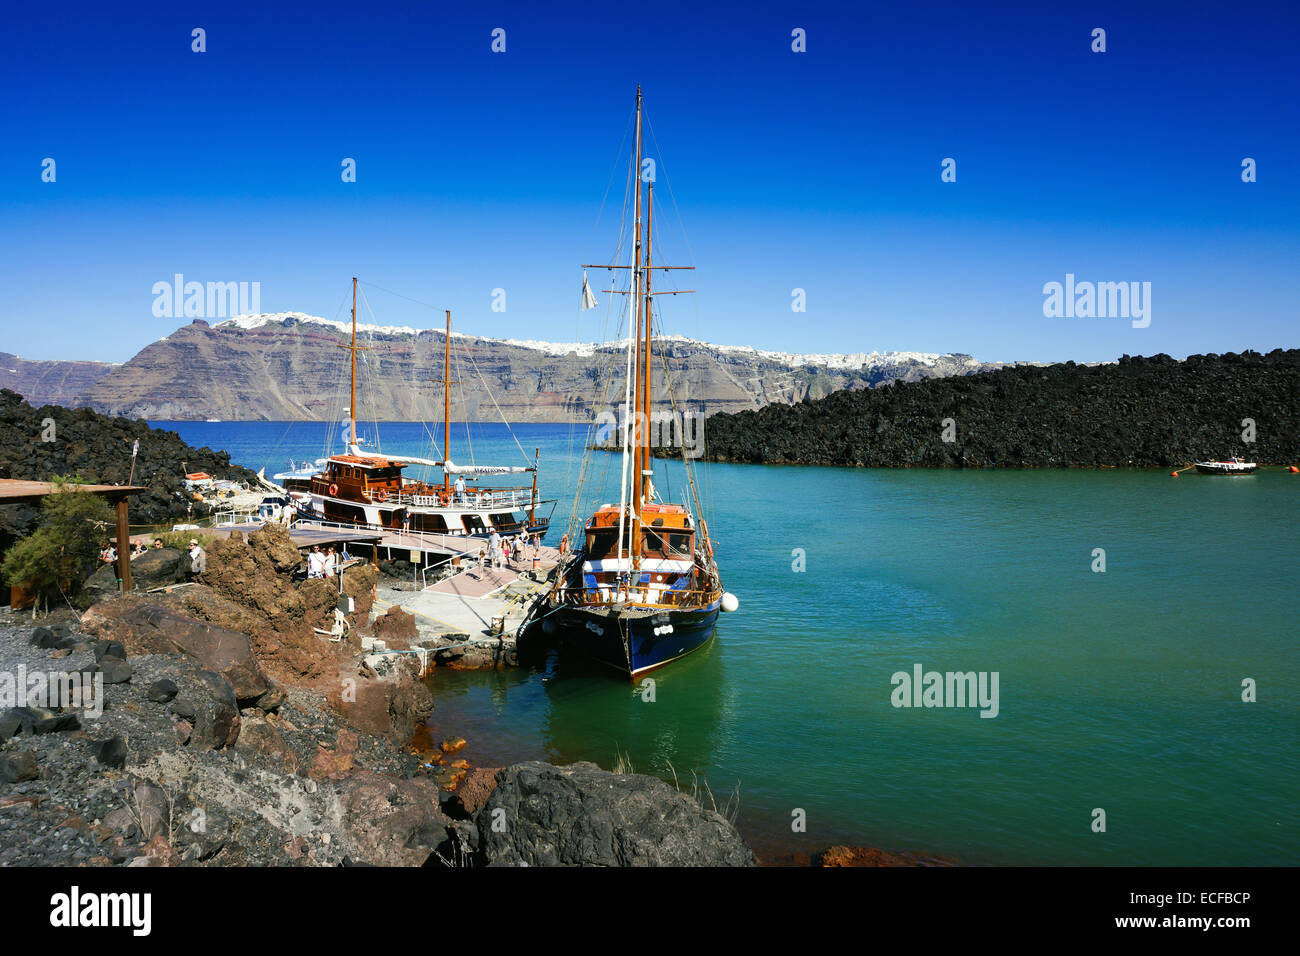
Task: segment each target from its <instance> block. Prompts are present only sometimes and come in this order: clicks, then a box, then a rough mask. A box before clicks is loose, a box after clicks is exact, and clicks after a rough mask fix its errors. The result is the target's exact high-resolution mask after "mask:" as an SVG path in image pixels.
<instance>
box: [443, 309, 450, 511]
mask: <svg viewBox="0 0 1300 956" xmlns="http://www.w3.org/2000/svg"><path fill="white" fill-rule="evenodd" d="M450 460H451V309H448V310H447V339H446V343H445V349H444V353H443V360H442V461H443V465H442V490H443V492H449V491H451V472H450V471H448V470H447V462H448V461H450Z"/></svg>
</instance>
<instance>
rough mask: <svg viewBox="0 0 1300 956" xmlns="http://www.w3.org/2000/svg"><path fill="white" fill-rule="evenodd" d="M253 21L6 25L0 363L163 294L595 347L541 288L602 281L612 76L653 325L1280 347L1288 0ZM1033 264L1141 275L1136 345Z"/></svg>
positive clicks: (71, 338) (439, 12)
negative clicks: (252, 284)
mask: <svg viewBox="0 0 1300 956" xmlns="http://www.w3.org/2000/svg"><path fill="white" fill-rule="evenodd" d="M269 6H271V5H269V4H266V5H264V4H257V5H253V4H246V3H219V4H218V3H210V4H207V3H205V4H191V3H186V4H180V3H164V4H135V5H127V6H122V5H116V4H113V5H104V4H93V5H85V6H82V7H78V5H76V4H72V5H64V4H60V5H57V6H56V7H49V6H48V5H47V6H32V5H30V4H29V5H24V6H22V7H19V8H15V9H14V10H11V11H10V12H9V13H7V14H6V17H7V22H6V24H5V34H4V36H3V38H2V39H0V44H3V49H0V54H2V55H0V81H2V82H3V87H2V89H3V90H4V94H3V116H2V117H0V118H2V120H3V123H2V128H0V137H3V140H2V142H3V148H2V149H0V209H2V210H3V211H2V212H0V226H2V228H0V278H3V281H4V290H5V291H4V304H3V307H2V310H0V315H3V316H4V325H3V334H2V335H0V349H3V350H7V351H12V352H17V353H18V354H20V355H23V356H25V357H28V358H99V359H105V360H112V361H122V360H125V359H127V358H129V357H130V356H131V355H132V354H134V353H135V352H136V351H137V350H138V349H139V348H141V347H143V346H144V345H145V344H147V343H148V342H150V341H152V340H154V339H156V338H158V337H160V336H162V335H165V334H167V333H168V332H170V331H171V330H172V329H173V328H174V327H175V326H176V325H178V324H180V323H181V322H183V321H184V320H174V319H170V318H155V317H154V316H153V315H152V313H151V305H152V302H153V295H152V293H151V287H152V285H153V283H154V282H156V281H159V280H168V279H170V277H171V276H172V274H173V273H176V272H181V273H184V274H185V276H186V278H187V279H196V280H200V281H207V280H214V281H226V280H245V281H254V280H256V281H260V282H261V286H262V300H261V301H262V308H263V310H264V311H281V310H296V311H305V312H311V313H315V314H320V315H325V316H326V317H335V316H336V315H339V312H338V310H339V306H340V304H341V303H342V302H343V300H344V298H345V297H346V294H347V288H348V283H349V277H350V276H352V275H354V274H356V275H359V276H360V277H361V278H362V280H363V281H368V282H370V283H373V284H374V285H375V286H381V287H384V288H387V289H391V290H395V291H396V292H399V293H401V294H403V295H405V296H409V297H410V298H413V299H417V300H421V301H423V302H429V303H433V304H435V305H438V306H440V307H443V306H445V307H449V308H451V309H453V314H454V319H455V321H456V323H457V325H458V327H459V328H460V329H462V330H465V331H471V332H475V333H478V334H483V335H494V336H503V337H521V338H545V339H551V340H560V341H569V340H574V339H582V340H588V339H592V338H595V337H598V336H599V335H600V332H601V330H600V323H599V320H598V319H595V318H593V316H597V315H598V314H600V313H601V312H603V310H599V311H597V312H588V313H586V314H585V315H583V316H579V314H578V312H577V302H578V289H579V283H580V276H581V272H580V270H579V268H578V264H579V263H581V262H590V261H601V260H605V259H607V258H608V257H609V255H610V254H611V250H612V246H613V242H614V230H615V226H616V213H617V206H618V200H619V198H620V194H621V189H620V188H619V185H618V184H619V183H621V181H622V178H621V177H622V173H623V170H622V167H619V173H618V176H617V177H616V186H615V190H614V193H615V195H614V196H613V197H612V198H611V205H610V206H608V207H607V208H606V211H605V214H604V215H603V217H602V218H601V220H600V224H599V228H598V229H597V228H596V226H597V212H598V209H599V208H600V203H601V198H602V196H603V194H604V192H605V187H606V183H607V182H608V181H609V179H610V175H611V171H613V170H614V168H615V164H616V162H617V161H618V159H619V154H618V150H619V146H620V141H621V139H622V137H623V134H624V131H625V129H626V128H627V125H628V120H629V115H630V110H631V106H632V101H633V95H634V90H635V86H636V84H637V83H638V82H639V83H641V84H642V85H643V86H644V88H645V95H646V109H647V112H648V115H649V118H650V121H651V123H652V124H653V126H654V131H655V135H656V139H657V143H658V146H659V147H662V154H660V153H659V151H658V150H657V149H656V148H655V147H654V144H653V143H652V144H651V145H650V147H649V150H648V152H649V154H650V155H654V156H657V157H659V159H660V162H661V164H662V165H661V168H660V176H661V181H660V188H659V192H660V194H661V195H664V196H666V193H667V189H665V188H663V186H665V185H671V187H672V190H673V193H674V194H675V197H676V200H677V205H678V209H679V211H680V225H679V224H678V222H677V221H676V220H675V219H672V220H670V217H669V215H668V210H667V208H666V207H664V208H662V209H661V212H662V213H663V215H662V217H661V220H660V221H661V224H662V225H663V226H664V232H663V233H662V239H663V245H662V247H661V250H662V254H663V256H664V257H665V258H661V260H660V261H668V259H671V260H672V261H675V262H679V263H680V262H693V263H694V264H695V265H696V266H697V267H698V269H697V272H696V273H694V274H693V276H692V278H691V280H690V283H689V285H685V286H684V287H689V288H695V289H698V290H699V294H698V295H696V296H691V297H679V298H676V299H672V300H668V301H667V302H666V303H665V311H664V314H665V319H666V324H667V327H668V330H669V331H672V332H679V333H681V334H686V335H691V336H696V337H700V338H705V339H708V340H710V341H715V342H722V343H732V344H747V345H754V346H757V347H760V348H771V349H781V350H790V351H825V352H829V351H870V350H872V349H916V350H923V351H963V352H970V353H972V354H974V355H976V356H978V357H981V358H986V359H1002V360H1015V359H1035V360H1064V359H1075V360H1081V361H1097V360H1112V359H1114V358H1115V357H1117V356H1118V355H1120V354H1121V353H1124V352H1128V353H1131V354H1151V353H1154V352H1160V351H1164V352H1169V353H1171V354H1174V355H1176V356H1183V355H1186V354H1189V353H1192V352H1208V351H1228V350H1240V349H1243V348H1257V349H1263V350H1266V349H1269V348H1273V347H1277V346H1283V347H1294V346H1297V345H1300V341H1297V335H1296V325H1297V322H1296V302H1297V301H1300V268H1297V266H1298V264H1300V241H1298V239H1297V222H1300V201H1298V200H1300V185H1298V184H1297V183H1298V180H1300V169H1298V168H1297V164H1298V163H1300V133H1297V130H1298V129H1300V124H1298V123H1297V120H1298V119H1300V116H1298V112H1300V110H1298V108H1297V90H1298V88H1300V84H1298V83H1297V76H1300V69H1298V67H1300V53H1298V52H1297V51H1298V50H1300V45H1298V43H1300V30H1298V29H1297V23H1298V19H1300V14H1297V13H1296V12H1295V6H1294V5H1293V4H1289V3H1287V4H1277V5H1276V6H1273V5H1270V4H1267V3H1265V4H1240V3H1178V4H1171V5H1170V6H1169V7H1168V8H1166V9H1164V10H1161V9H1159V8H1155V7H1144V5H1142V4H1139V3H1132V2H1125V3H1116V4H1097V3H1089V4H1082V3H1080V4H1069V3H1041V2H1034V3H1026V4H977V3H926V2H917V3H900V4H893V3H890V4H884V3H867V2H861V3H845V4H821V5H819V4H810V3H771V4H761V5H759V4H748V3H747V4H738V5H735V6H734V7H732V8H728V7H727V6H726V5H723V4H709V5H702V4H680V5H678V4H670V3H659V4H653V5H649V6H647V5H644V4H631V3H629V4H611V3H607V2H606V3H592V4H572V3H568V4H564V3H561V4H536V3H529V4H521V3H491V4H466V5H464V6H465V7H467V8H471V7H472V9H467V10H454V9H449V7H450V6H451V5H448V4H444V3H423V2H420V3H416V2H412V3H393V4H389V3H382V2H376V3H370V4H355V3H348V4H341V5H338V6H337V7H336V8H332V6H331V4H330V3H322V2H318V3H313V4H303V5H301V6H297V7H295V8H294V9H292V10H291V9H288V7H289V6H290V5H284V8H283V9H274V10H272V9H268V7H269ZM275 6H276V7H280V5H275ZM551 7H555V8H556V10H562V11H563V12H556V11H555V10H551V9H548V8H551ZM1139 7H1141V8H1143V9H1142V10H1134V9H1132V8H1139ZM195 26H200V27H203V28H205V29H206V30H207V47H208V49H207V52H206V53H203V54H195V53H192V52H191V51H190V30H191V29H192V28H193V27H195ZM494 27H503V28H505V29H506V31H507V52H506V53H505V54H493V53H492V52H490V49H489V45H490V42H491V37H490V33H491V31H492V29H493V28H494ZM794 27H802V28H804V29H806V31H807V36H808V52H806V53H803V54H796V53H793V52H791V50H790V32H791V30H792V29H793V28H794ZM1094 27H1104V28H1105V29H1106V31H1107V47H1108V50H1107V52H1106V53H1104V54H1094V53H1092V52H1091V51H1090V43H1091V37H1090V33H1091V31H1092V29H1093V28H1094ZM47 156H48V157H53V158H54V159H55V160H56V162H57V164H58V165H57V175H58V180H57V182H56V183H54V184H47V183H42V182H41V181H40V172H41V168H40V164H41V161H42V159H43V158H44V157H47ZM345 156H347V157H355V158H356V160H357V162H358V181H357V182H356V183H355V184H344V183H342V182H341V181H340V176H339V172H340V162H341V160H342V159H343V157H345ZM1247 156H1249V157H1253V158H1254V159H1255V160H1257V162H1258V169H1259V181H1258V182H1256V183H1254V184H1249V185H1247V184H1243V183H1242V182H1241V178H1240V164H1241V160H1242V158H1243V157H1247ZM944 157H954V158H956V160H957V174H958V175H957V182H956V183H953V184H945V183H941V182H940V178H939V173H940V161H941V160H942V159H943V158H944ZM664 177H666V179H667V183H664ZM683 230H684V233H683ZM683 235H684V238H683ZM688 243H689V248H688V246H687V244H688ZM1067 272H1072V273H1075V274H1076V275H1077V276H1078V278H1079V279H1081V280H1082V279H1091V280H1103V281H1125V280H1136V281H1148V282H1151V283H1152V300H1153V301H1152V322H1151V325H1150V327H1149V328H1146V329H1133V328H1131V326H1130V324H1129V322H1128V321H1127V320H1124V319H1097V318H1094V319H1078V318H1061V319H1047V318H1044V317H1043V314H1042V303H1043V294H1042V291H1041V290H1042V286H1043V283H1045V282H1048V281H1052V280H1057V281H1060V280H1062V279H1063V278H1064V276H1065V274H1066V273H1067ZM593 278H595V277H594V276H593ZM602 278H603V277H602ZM496 287H503V288H505V289H506V290H507V311H506V312H505V313H498V312H493V311H491V309H490V305H491V292H492V289H494V288H496ZM795 287H802V288H804V289H806V290H807V297H808V311H807V312H806V313H804V314H800V315H796V314H794V313H792V312H791V309H790V301H791V289H793V288H795ZM368 297H369V301H370V303H371V305H372V306H373V307H374V309H375V312H376V315H377V317H378V318H379V319H380V320H381V321H382V322H384V323H386V324H400V325H416V326H422V327H427V326H432V325H435V324H437V323H439V322H440V318H441V316H440V314H438V313H434V312H432V311H430V310H428V309H424V308H421V307H420V306H417V305H414V304H413V303H411V302H408V301H406V300H404V299H400V298H395V297H393V296H388V295H385V294H383V293H381V292H379V291H377V290H376V289H374V288H372V289H371V290H370V292H369V295H368ZM601 298H602V300H603V299H604V297H603V296H602V297H601ZM340 317H341V316H340Z"/></svg>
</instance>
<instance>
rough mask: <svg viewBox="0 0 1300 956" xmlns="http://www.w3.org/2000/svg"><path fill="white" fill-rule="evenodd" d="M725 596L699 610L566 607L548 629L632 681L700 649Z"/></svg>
mask: <svg viewBox="0 0 1300 956" xmlns="http://www.w3.org/2000/svg"><path fill="white" fill-rule="evenodd" d="M720 604H721V599H719V600H717V601H713V602H712V603H711V604H708V605H706V606H704V607H699V608H674V609H671V610H668V609H664V610H658V611H653V610H639V609H636V608H635V607H633V608H632V609H631V610H629V611H626V612H624V611H618V610H612V609H610V608H605V607H578V606H562V607H560V608H559V609H557V610H554V611H552V612H551V613H550V615H548V621H550V622H553V624H552V627H550V628H548V630H549V631H550V632H551V633H552V634H553V636H554V637H557V638H559V639H561V640H562V641H563V642H564V643H565V644H566V645H567V646H568V647H570V648H571V649H573V650H576V651H578V652H579V653H581V654H583V655H584V656H587V657H590V658H592V659H593V660H597V661H599V662H600V663H602V664H606V665H608V666H609V667H611V668H613V669H614V670H616V671H618V672H620V673H622V674H624V675H626V676H627V677H628V678H629V679H631V678H636V677H640V676H641V675H642V674H645V673H647V672H649V671H652V670H654V669H655V668H657V667H663V666H664V665H665V664H669V663H672V662H673V661H675V660H678V659H680V658H682V657H685V656H686V655H687V654H690V653H691V652H692V651H696V650H699V649H700V648H701V647H703V646H704V645H705V644H707V643H708V642H709V639H710V638H711V637H713V632H714V628H715V626H716V624H717V622H718V610H719V606H720Z"/></svg>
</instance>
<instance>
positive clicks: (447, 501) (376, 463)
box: [286, 278, 555, 536]
mask: <svg viewBox="0 0 1300 956" xmlns="http://www.w3.org/2000/svg"><path fill="white" fill-rule="evenodd" d="M446 340H447V341H446V350H445V355H444V359H443V362H444V365H443V369H444V374H443V380H442V386H443V446H442V451H443V455H444V459H443V460H442V461H433V460H430V459H428V458H415V457H411V456H408V455H401V456H396V455H384V454H380V453H378V452H368V451H362V450H361V448H360V443H359V442H358V441H357V411H356V409H357V352H363V351H365V350H366V347H365V346H359V345H357V280H356V279H355V278H353V280H352V343H351V344H350V345H342V346H340V348H345V349H348V350H349V351H351V353H352V391H351V396H352V400H351V403H350V405H349V407H348V426H349V432H348V450H347V452H346V453H344V454H338V455H331V456H330V457H329V458H326V459H324V460H323V461H322V462H320V463H319V464H320V465H321V467H320V469H319V470H316V471H313V472H312V473H311V474H310V475H309V476H292V479H291V480H292V484H287V485H286V487H287V488H288V489H289V490H290V491H291V492H292V491H298V492H305V493H306V494H305V496H303V497H301V498H300V499H299V500H305V504H306V506H307V507H306V516H307V517H308V518H315V519H322V520H324V521H329V522H336V523H339V524H346V525H356V526H359V527H365V528H387V529H392V530H401V531H404V532H405V531H412V532H429V533H436V534H447V535H490V534H491V533H492V532H493V531H495V532H497V533H498V534H500V535H503V536H509V535H517V534H528V535H533V534H538V535H544V534H545V533H546V530H547V528H548V527H549V526H550V511H553V510H554V508H555V501H554V499H551V500H549V501H538V499H537V459H536V457H534V460H533V464H532V465H531V466H528V467H511V466H496V465H458V464H456V463H455V462H453V461H452V460H451V391H450V389H451V384H452V382H451V310H450V309H449V310H447V331H446ZM407 465H429V466H433V467H437V468H441V469H442V474H443V478H442V483H441V484H436V483H428V482H424V481H419V480H416V479H414V478H407V477H405V476H404V475H403V474H402V469H404V468H405V467H406V466H407ZM528 472H531V473H532V476H533V479H532V485H531V487H528V486H524V487H514V488H487V487H480V488H475V489H473V490H470V489H467V488H466V486H465V483H464V479H465V478H469V479H470V480H475V479H477V478H480V477H486V476H492V475H507V474H524V473H528ZM453 475H455V476H457V480H456V484H455V487H454V488H453V485H452V476H453ZM548 504H549V505H550V510H548V511H547V512H546V514H545V515H542V514H539V509H540V508H541V506H544V505H548Z"/></svg>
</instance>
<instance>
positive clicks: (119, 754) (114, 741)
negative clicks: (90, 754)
mask: <svg viewBox="0 0 1300 956" xmlns="http://www.w3.org/2000/svg"><path fill="white" fill-rule="evenodd" d="M91 748H92V749H93V751H94V753H95V759H96V760H97V761H99V762H100V763H102V764H103V765H104V766H106V767H112V768H114V769H116V770H121V769H122V768H123V767H124V766H126V755H127V753H128V751H127V746H126V741H125V740H123V739H122V738H121V737H110V738H109V739H108V740H97V741H95V742H93V743H92V744H91Z"/></svg>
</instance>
